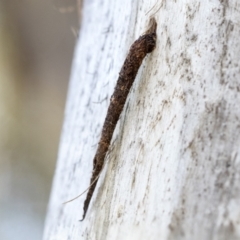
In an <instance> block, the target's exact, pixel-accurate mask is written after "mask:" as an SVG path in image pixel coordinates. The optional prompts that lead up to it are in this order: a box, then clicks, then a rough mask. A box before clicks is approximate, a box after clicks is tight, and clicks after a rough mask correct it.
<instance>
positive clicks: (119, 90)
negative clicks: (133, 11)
mask: <svg viewBox="0 0 240 240" xmlns="http://www.w3.org/2000/svg"><path fill="white" fill-rule="evenodd" d="M156 28H157V23H156V20H155V19H154V18H151V19H150V23H149V29H148V30H147V31H146V33H145V34H144V35H143V36H141V37H139V38H138V39H137V40H136V41H135V42H134V43H133V44H132V46H131V48H130V50H129V53H128V55H127V57H126V59H125V61H124V64H123V66H122V69H121V71H120V73H119V78H118V80H117V84H116V86H115V89H114V92H113V95H112V96H111V99H110V105H109V107H108V111H107V116H106V118H105V121H104V124H103V129H102V133H101V138H100V140H99V143H98V148H97V151H96V154H95V157H94V160H93V173H92V177H91V182H90V188H89V190H88V193H87V197H86V199H85V201H84V207H83V218H82V220H81V221H83V220H84V218H85V216H86V213H87V210H88V207H89V204H90V201H91V198H92V195H93V192H94V190H95V187H96V185H97V182H98V179H97V178H98V176H99V174H100V172H101V170H102V168H103V163H104V158H105V156H106V153H107V151H108V148H109V145H110V142H111V139H112V135H113V132H114V129H115V127H116V124H117V121H118V119H119V116H120V114H121V112H122V110H123V107H124V104H125V102H126V99H127V96H128V93H129V91H130V89H131V86H132V84H133V82H134V80H135V77H136V75H137V72H138V69H139V67H140V66H141V64H142V61H143V59H144V57H145V56H146V55H147V54H148V53H150V52H152V51H153V50H154V48H155V45H156V38H157V35H156Z"/></svg>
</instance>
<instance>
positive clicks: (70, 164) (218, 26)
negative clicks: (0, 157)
mask: <svg viewBox="0 0 240 240" xmlns="http://www.w3.org/2000/svg"><path fill="white" fill-rule="evenodd" d="M152 7H153V9H152V10H151V11H150V13H147V12H148V10H149V9H151V8H152ZM153 13H154V16H155V18H156V21H157V23H158V27H157V47H156V49H155V50H154V51H153V52H152V53H150V54H149V55H148V56H147V57H146V58H145V60H144V62H143V65H142V67H141V68H140V70H139V72H138V75H137V78H136V80H135V82H134V84H133V87H132V89H131V91H130V94H129V97H128V99H127V103H126V104H125V107H124V110H123V113H122V115H121V118H120V121H119V123H118V126H117V129H116V130H115V133H114V137H113V141H112V143H111V149H110V151H109V153H108V155H107V157H106V160H105V166H104V170H103V171H102V173H101V175H100V178H99V181H98V184H97V187H96V189H95V192H94V194H93V198H92V201H91V203H90V206H89V209H88V212H87V215H86V218H85V220H84V221H83V222H80V221H79V219H81V218H82V214H83V202H84V200H85V196H86V194H84V195H83V196H82V197H80V198H79V199H77V200H75V201H73V202H70V203H68V204H65V205H64V204H62V203H63V202H65V201H67V200H69V199H71V198H74V197H75V196H77V195H78V194H80V193H81V192H83V191H84V190H85V189H86V188H88V186H89V182H90V178H91V171H92V164H93V162H92V161H93V157H94V155H95V151H96V147H97V143H98V140H99V137H100V133H101V127H102V124H103V121H104V118H105V115H106V111H107V107H108V105H109V98H110V96H111V94H112V92H113V89H114V86H115V84H116V80H117V78H118V73H119V71H120V69H121V65H122V63H123V61H124V58H125V57H126V54H127V52H128V49H129V47H130V45H131V44H132V43H133V42H134V40H136V39H137V38H138V37H139V36H140V35H141V34H143V33H144V31H145V30H146V26H147V24H148V22H149V18H150V15H151V14H153ZM239 36H240V2H239V1H238V0H210V1H209V0H195V1H186V0H183V1H174V0H167V1H166V0H163V1H158V2H156V1H146V0H145V1H140V0H134V1H128V0H116V1H110V0H105V1H88V0H86V1H85V3H84V6H83V21H82V27H81V31H80V37H79V39H78V42H77V47H76V51H75V57H74V62H73V67H72V75H71V81H70V85H69V93H68V99H67V106H66V112H65V120H64V126H63V131H62V137H61V143H60V149H59V156H58V163H57V168H56V173H55V178H54V182H53V188H52V195H51V199H50V203H49V209H48V214H47V218H46V223H45V233H44V239H45V240H66V239H70V240H77V239H78V240H79V239H94V240H95V239H97V240H99V239H102V240H105V239H124V240H125V239H131V240H134V239H137V240H139V239H151V240H155V239H156V240H159V239H161V240H164V239H191V240H192V239H199V240H203V239H204V240H206V239H216V240H219V239H240V155H239V150H240V110H239V106H240V37H239Z"/></svg>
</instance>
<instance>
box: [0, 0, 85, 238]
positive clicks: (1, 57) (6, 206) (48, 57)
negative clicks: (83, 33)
mask: <svg viewBox="0 0 240 240" xmlns="http://www.w3.org/2000/svg"><path fill="white" fill-rule="evenodd" d="M80 10H81V0H21V1H16V0H0V239H1V240H15V239H24V240H40V239H42V233H43V226H44V220H45V214H46V210H47V204H48V199H49V194H50V190H51V183H52V178H53V174H54V168H55V163H56V158H57V151H58V144H59V138H60V134H61V126H62V122H63V113H64V106H65V101H66V93H67V86H68V80H69V75H70V70H71V62H72V58H73V51H74V47H75V42H76V39H77V35H78V30H79V25H80V24H79V22H80V19H81V17H80Z"/></svg>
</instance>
